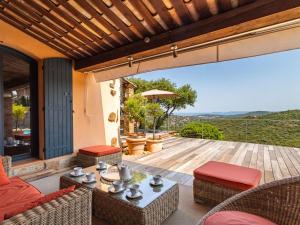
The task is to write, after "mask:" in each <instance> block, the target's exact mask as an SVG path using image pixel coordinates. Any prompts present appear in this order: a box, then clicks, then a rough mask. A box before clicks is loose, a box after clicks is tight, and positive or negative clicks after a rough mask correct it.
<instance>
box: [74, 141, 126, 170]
mask: <svg viewBox="0 0 300 225" xmlns="http://www.w3.org/2000/svg"><path fill="white" fill-rule="evenodd" d="M76 161H77V164H78V165H79V166H82V167H89V166H94V165H96V164H98V162H99V161H104V162H106V163H108V164H111V165H115V164H118V163H119V162H122V149H121V148H118V147H112V146H107V145H96V146H90V147H86V148H81V149H79V152H78V154H77V160H76Z"/></svg>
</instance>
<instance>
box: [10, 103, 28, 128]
mask: <svg viewBox="0 0 300 225" xmlns="http://www.w3.org/2000/svg"><path fill="white" fill-rule="evenodd" d="M27 112H28V107H26V106H23V105H18V104H17V103H14V104H13V107H12V116H13V118H14V119H15V123H16V128H15V130H16V132H18V129H19V126H20V122H21V121H23V120H24V119H25V116H26V113H27Z"/></svg>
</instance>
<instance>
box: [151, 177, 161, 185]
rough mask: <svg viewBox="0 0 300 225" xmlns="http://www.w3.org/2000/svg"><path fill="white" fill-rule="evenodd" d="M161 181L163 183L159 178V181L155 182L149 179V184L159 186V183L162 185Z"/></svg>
mask: <svg viewBox="0 0 300 225" xmlns="http://www.w3.org/2000/svg"><path fill="white" fill-rule="evenodd" d="M163 183H164V182H163V180H160V182H159V183H155V182H154V180H153V179H152V180H150V184H151V185H153V186H161V185H163Z"/></svg>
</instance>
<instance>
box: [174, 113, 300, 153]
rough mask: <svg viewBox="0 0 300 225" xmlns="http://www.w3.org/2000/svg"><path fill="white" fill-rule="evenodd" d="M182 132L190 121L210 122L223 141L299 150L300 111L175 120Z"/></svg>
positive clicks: (176, 128) (192, 117)
mask: <svg viewBox="0 0 300 225" xmlns="http://www.w3.org/2000/svg"><path fill="white" fill-rule="evenodd" d="M172 119H173V121H172V122H171V124H173V125H174V126H175V130H178V131H180V129H181V128H182V127H184V126H185V125H186V124H188V123H189V122H194V121H199V122H204V123H209V124H211V125H213V126H215V127H216V128H218V129H219V130H220V131H221V132H223V134H224V140H228V141H240V142H250V143H260V144H270V145H279V146H290V147H298V148H300V110H288V111H282V112H266V111H256V112H247V113H244V114H236V115H227V116H224V115H223V116H215V117H214V116H212V115H210V116H208V117H205V116H190V117H185V118H176V116H175V117H173V118H172Z"/></svg>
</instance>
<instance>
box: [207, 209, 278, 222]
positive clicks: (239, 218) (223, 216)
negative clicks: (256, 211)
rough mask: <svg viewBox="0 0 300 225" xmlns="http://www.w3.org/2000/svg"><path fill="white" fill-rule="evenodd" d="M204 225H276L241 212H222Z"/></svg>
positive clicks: (214, 215) (210, 218)
mask: <svg viewBox="0 0 300 225" xmlns="http://www.w3.org/2000/svg"><path fill="white" fill-rule="evenodd" d="M204 225H276V224H275V223H273V222H271V221H270V220H267V219H265V218H262V217H260V216H256V215H253V214H249V213H245V212H239V211H221V212H217V213H215V214H213V215H212V216H210V217H208V218H207V219H206V220H205V222H204Z"/></svg>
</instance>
